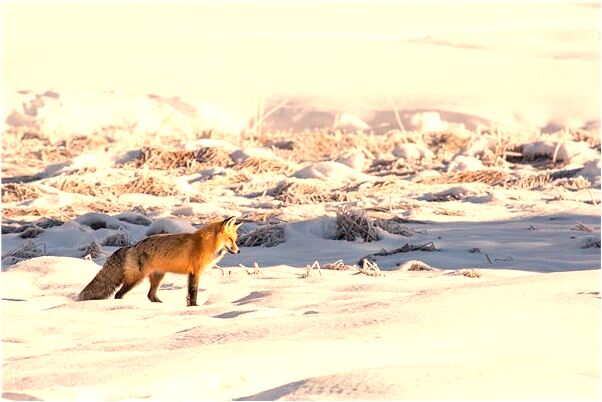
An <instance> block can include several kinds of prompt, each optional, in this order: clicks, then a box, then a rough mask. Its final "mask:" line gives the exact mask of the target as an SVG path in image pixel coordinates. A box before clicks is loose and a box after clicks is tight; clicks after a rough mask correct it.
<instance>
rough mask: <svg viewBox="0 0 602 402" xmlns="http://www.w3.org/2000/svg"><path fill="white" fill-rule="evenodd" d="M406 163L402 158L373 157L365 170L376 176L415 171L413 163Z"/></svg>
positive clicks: (397, 174) (404, 173)
mask: <svg viewBox="0 0 602 402" xmlns="http://www.w3.org/2000/svg"><path fill="white" fill-rule="evenodd" d="M408 163H409V162H408V161H406V160H403V159H374V160H373V161H372V164H371V165H370V167H369V168H368V171H367V172H368V173H371V174H373V175H376V176H388V175H396V176H408V175H411V174H414V173H416V169H415V167H414V165H408Z"/></svg>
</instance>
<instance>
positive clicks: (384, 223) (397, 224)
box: [374, 216, 426, 237]
mask: <svg viewBox="0 0 602 402" xmlns="http://www.w3.org/2000/svg"><path fill="white" fill-rule="evenodd" d="M374 223H375V224H376V226H378V227H379V228H381V229H383V230H385V231H387V232H389V233H391V234H396V235H401V236H405V237H411V236H414V235H415V234H416V233H418V232H417V231H415V230H412V229H410V228H409V227H407V226H406V225H405V224H404V223H405V221H404V219H402V218H400V217H398V216H394V217H392V218H389V219H384V218H378V219H375V220H374ZM421 233H422V232H421ZM423 233H426V231H423Z"/></svg>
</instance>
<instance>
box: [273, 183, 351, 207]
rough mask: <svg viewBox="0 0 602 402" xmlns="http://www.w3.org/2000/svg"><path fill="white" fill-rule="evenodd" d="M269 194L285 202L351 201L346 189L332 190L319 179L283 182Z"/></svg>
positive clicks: (300, 203)
mask: <svg viewBox="0 0 602 402" xmlns="http://www.w3.org/2000/svg"><path fill="white" fill-rule="evenodd" d="M267 194H269V195H271V196H273V197H275V198H276V199H277V200H280V201H282V202H284V203H285V204H295V205H302V204H320V203H324V202H344V201H349V196H348V194H347V193H346V192H344V191H338V190H332V189H331V188H330V187H328V186H326V185H325V184H323V183H321V182H319V181H308V180H298V181H290V182H281V183H279V184H278V185H277V186H276V187H275V188H273V189H272V190H270V191H268V192H267Z"/></svg>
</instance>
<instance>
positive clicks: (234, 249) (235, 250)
mask: <svg viewBox="0 0 602 402" xmlns="http://www.w3.org/2000/svg"><path fill="white" fill-rule="evenodd" d="M226 250H228V252H230V253H231V254H238V253H240V249H239V248H238V246H237V245H234V246H232V247H228V246H226Z"/></svg>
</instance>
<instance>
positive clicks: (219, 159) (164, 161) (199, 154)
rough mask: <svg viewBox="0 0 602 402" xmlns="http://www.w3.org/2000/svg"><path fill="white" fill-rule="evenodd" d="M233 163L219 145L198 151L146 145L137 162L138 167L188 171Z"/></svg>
mask: <svg viewBox="0 0 602 402" xmlns="http://www.w3.org/2000/svg"><path fill="white" fill-rule="evenodd" d="M231 164H232V159H230V155H229V154H228V153H227V152H226V151H224V150H223V149H221V148H218V147H203V148H200V149H199V150H197V151H173V150H164V149H160V148H151V147H145V148H142V149H141V150H140V156H139V157H138V159H137V160H136V162H135V165H136V166H137V167H140V166H143V165H144V166H147V167H149V168H151V169H161V170H168V169H185V170H186V171H190V170H195V169H199V168H202V167H203V166H228V165H231Z"/></svg>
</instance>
